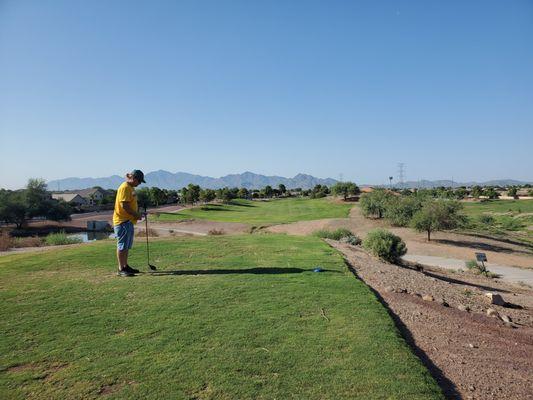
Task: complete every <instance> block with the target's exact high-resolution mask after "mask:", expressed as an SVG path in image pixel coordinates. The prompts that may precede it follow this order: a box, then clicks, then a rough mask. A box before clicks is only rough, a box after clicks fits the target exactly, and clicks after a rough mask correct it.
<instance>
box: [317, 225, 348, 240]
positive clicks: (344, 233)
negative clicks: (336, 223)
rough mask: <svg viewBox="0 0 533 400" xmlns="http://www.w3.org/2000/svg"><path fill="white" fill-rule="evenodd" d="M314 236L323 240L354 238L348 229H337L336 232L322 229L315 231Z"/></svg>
mask: <svg viewBox="0 0 533 400" xmlns="http://www.w3.org/2000/svg"><path fill="white" fill-rule="evenodd" d="M313 235H315V236H317V237H319V238H322V239H332V240H341V239H342V238H344V237H350V236H354V234H353V233H352V232H351V231H350V230H349V229H346V228H339V229H335V230H334V231H328V230H327V229H320V230H318V231H315V232H314V233H313Z"/></svg>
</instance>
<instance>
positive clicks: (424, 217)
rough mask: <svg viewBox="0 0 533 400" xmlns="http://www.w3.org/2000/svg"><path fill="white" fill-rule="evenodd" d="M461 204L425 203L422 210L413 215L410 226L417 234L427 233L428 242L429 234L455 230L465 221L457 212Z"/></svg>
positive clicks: (455, 202)
mask: <svg viewBox="0 0 533 400" xmlns="http://www.w3.org/2000/svg"><path fill="white" fill-rule="evenodd" d="M461 209H462V204H461V203H459V202H458V201H457V200H443V199H439V200H431V201H426V202H425V203H424V205H423V206H422V208H421V209H420V210H419V211H417V212H416V213H415V214H414V215H413V219H412V221H411V225H412V227H413V228H415V229H416V230H417V231H419V232H427V237H428V241H430V240H431V232H435V231H442V230H448V229H455V228H457V227H458V226H459V225H460V224H462V223H463V222H464V221H465V217H464V216H462V215H461V214H460V213H459V211H460V210H461Z"/></svg>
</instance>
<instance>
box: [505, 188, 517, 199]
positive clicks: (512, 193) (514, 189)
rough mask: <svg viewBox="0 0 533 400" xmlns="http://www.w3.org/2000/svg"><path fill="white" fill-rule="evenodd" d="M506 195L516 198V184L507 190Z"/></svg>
mask: <svg viewBox="0 0 533 400" xmlns="http://www.w3.org/2000/svg"><path fill="white" fill-rule="evenodd" d="M507 196H509V197H512V198H514V199H518V188H517V187H516V186H511V187H510V188H509V190H508V191H507Z"/></svg>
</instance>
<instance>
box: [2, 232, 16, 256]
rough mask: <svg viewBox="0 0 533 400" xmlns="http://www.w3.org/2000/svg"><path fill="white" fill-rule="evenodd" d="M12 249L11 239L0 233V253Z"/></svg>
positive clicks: (7, 235)
mask: <svg viewBox="0 0 533 400" xmlns="http://www.w3.org/2000/svg"><path fill="white" fill-rule="evenodd" d="M11 247H13V238H12V237H11V236H9V234H8V233H2V232H0V251H6V250H9V249H10V248H11Z"/></svg>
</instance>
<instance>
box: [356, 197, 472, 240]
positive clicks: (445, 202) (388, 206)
mask: <svg viewBox="0 0 533 400" xmlns="http://www.w3.org/2000/svg"><path fill="white" fill-rule="evenodd" d="M409 193H410V194H403V195H402V194H398V193H394V192H391V191H389V190H385V189H376V190H374V191H372V192H371V193H365V194H363V195H362V196H361V200H360V207H361V211H362V213H363V215H365V216H366V217H369V218H385V219H387V220H389V222H390V223H391V225H393V226H410V227H412V228H414V229H416V230H417V231H419V232H426V233H427V239H428V241H430V240H431V233H432V232H435V231H441V230H449V229H455V228H457V227H460V226H462V225H464V224H465V223H466V221H467V219H466V216H464V215H463V214H461V213H460V211H461V209H462V208H463V206H462V204H461V203H460V202H459V201H458V200H457V199H453V198H445V197H434V196H433V195H432V192H431V191H429V190H421V191H417V192H414V193H413V192H410V191H409Z"/></svg>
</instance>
